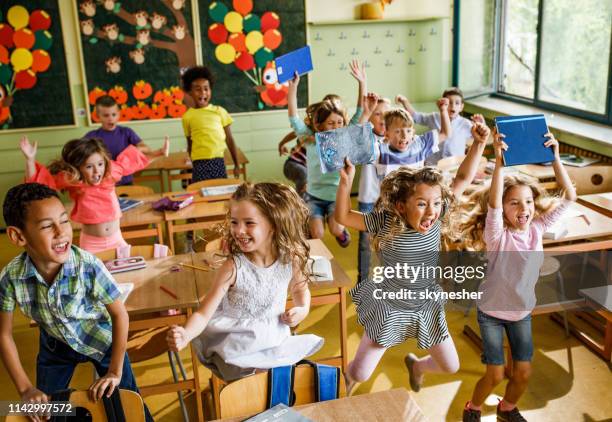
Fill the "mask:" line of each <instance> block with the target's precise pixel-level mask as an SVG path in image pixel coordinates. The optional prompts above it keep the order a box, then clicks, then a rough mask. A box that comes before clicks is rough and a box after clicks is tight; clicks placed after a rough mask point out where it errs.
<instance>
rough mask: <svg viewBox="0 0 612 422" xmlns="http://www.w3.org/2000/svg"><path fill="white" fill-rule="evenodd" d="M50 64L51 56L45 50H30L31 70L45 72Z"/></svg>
mask: <svg viewBox="0 0 612 422" xmlns="http://www.w3.org/2000/svg"><path fill="white" fill-rule="evenodd" d="M49 66H51V56H49V53H47V52H46V51H45V50H34V51H32V70H33V71H34V72H45V71H46V70H47V69H49Z"/></svg>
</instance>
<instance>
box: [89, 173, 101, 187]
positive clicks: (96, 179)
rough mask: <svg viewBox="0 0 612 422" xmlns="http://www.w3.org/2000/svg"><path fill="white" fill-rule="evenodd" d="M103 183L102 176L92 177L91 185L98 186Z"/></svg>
mask: <svg viewBox="0 0 612 422" xmlns="http://www.w3.org/2000/svg"><path fill="white" fill-rule="evenodd" d="M101 181H102V175H97V176H91V184H92V185H97V184H98V183H100V182H101Z"/></svg>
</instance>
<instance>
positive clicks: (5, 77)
mask: <svg viewBox="0 0 612 422" xmlns="http://www.w3.org/2000/svg"><path fill="white" fill-rule="evenodd" d="M12 77H13V70H12V69H11V67H10V66H9V65H6V64H0V83H1V84H7V83H9V82H10V81H11V78H12Z"/></svg>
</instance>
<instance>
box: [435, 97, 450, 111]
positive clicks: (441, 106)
mask: <svg viewBox="0 0 612 422" xmlns="http://www.w3.org/2000/svg"><path fill="white" fill-rule="evenodd" d="M449 104H450V101H449V100H448V98H445V97H442V98H439V99H438V101H437V102H436V105H437V106H438V110H440V111H443V110H448V106H449Z"/></svg>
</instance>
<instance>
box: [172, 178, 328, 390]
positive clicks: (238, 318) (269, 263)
mask: <svg viewBox="0 0 612 422" xmlns="http://www.w3.org/2000/svg"><path fill="white" fill-rule="evenodd" d="M307 218H308V210H307V208H306V206H305V205H304V202H303V201H302V199H301V198H300V197H299V196H298V195H297V193H296V192H295V190H293V189H292V188H290V187H288V186H285V185H281V184H278V183H257V184H250V183H245V184H243V185H241V186H240V187H239V188H238V190H236V192H235V193H234V194H233V196H232V199H231V201H230V209H229V213H228V223H229V224H227V225H226V230H225V241H226V242H227V244H228V247H229V252H230V257H229V259H228V260H227V261H225V263H224V264H223V266H222V267H221V268H220V269H219V270H218V271H217V274H216V276H215V280H214V282H213V286H212V288H211V289H210V291H209V293H208V294H207V295H206V297H205V299H204V301H203V302H202V304H201V305H200V307H199V308H198V310H197V311H196V312H194V313H193V315H192V316H191V317H190V318H189V319H188V320H187V322H186V324H185V326H184V327H181V326H172V327H171V328H170V330H169V331H168V336H167V340H168V346H169V348H170V350H175V351H179V350H181V349H183V348H184V347H185V346H187V345H188V344H189V342H190V341H192V340H193V341H194V344H195V346H196V348H197V349H198V355H199V358H200V360H201V361H202V363H203V364H204V365H205V366H206V367H208V368H209V369H210V370H211V371H213V373H215V375H217V376H219V377H220V378H222V379H224V380H225V381H232V380H235V379H238V378H242V377H244V376H246V375H250V374H252V373H253V372H255V370H256V369H269V368H273V367H277V366H283V365H292V364H294V363H296V362H298V361H300V360H301V359H303V358H305V357H307V356H309V355H311V354H313V353H315V352H316V351H317V350H319V349H320V348H321V346H322V345H323V339H322V338H320V337H317V336H315V335H313V334H305V335H295V336H292V335H291V331H290V328H289V327H294V326H296V325H297V324H299V323H300V321H302V320H303V319H304V318H306V315H308V311H309V309H310V291H309V290H308V276H307V270H306V264H307V260H308V255H309V251H310V248H309V246H308V243H307V242H306V237H305V235H304V234H305V228H306V227H307V226H306V224H307ZM288 290H290V291H291V296H292V298H293V302H294V307H293V308H291V309H289V310H287V311H285V304H286V302H287V291H288Z"/></svg>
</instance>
